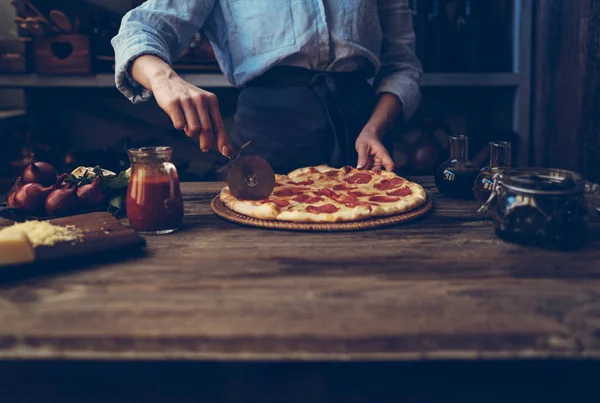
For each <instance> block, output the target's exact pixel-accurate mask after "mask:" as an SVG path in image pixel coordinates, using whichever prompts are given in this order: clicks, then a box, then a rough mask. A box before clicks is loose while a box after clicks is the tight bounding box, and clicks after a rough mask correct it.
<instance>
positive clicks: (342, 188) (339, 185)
mask: <svg viewBox="0 0 600 403" xmlns="http://www.w3.org/2000/svg"><path fill="white" fill-rule="evenodd" d="M348 189H350V188H349V187H348V186H346V185H344V184H343V183H338V184H337V185H334V186H333V190H348Z"/></svg>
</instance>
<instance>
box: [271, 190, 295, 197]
mask: <svg viewBox="0 0 600 403" xmlns="http://www.w3.org/2000/svg"><path fill="white" fill-rule="evenodd" d="M295 194H296V192H295V191H294V189H291V188H285V189H281V190H276V191H275V192H273V195H274V196H277V197H290V196H293V195H295Z"/></svg>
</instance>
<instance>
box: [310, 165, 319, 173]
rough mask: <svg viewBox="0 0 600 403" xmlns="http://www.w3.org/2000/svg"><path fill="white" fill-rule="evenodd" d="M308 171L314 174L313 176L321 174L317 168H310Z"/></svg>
mask: <svg viewBox="0 0 600 403" xmlns="http://www.w3.org/2000/svg"><path fill="white" fill-rule="evenodd" d="M308 171H309V172H310V173H313V174H317V173H319V171H318V170H317V168H315V167H310V168H309V169H308Z"/></svg>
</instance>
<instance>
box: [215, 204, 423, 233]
mask: <svg viewBox="0 0 600 403" xmlns="http://www.w3.org/2000/svg"><path fill="white" fill-rule="evenodd" d="M432 206H433V203H432V201H431V199H430V198H429V197H428V198H427V200H426V201H425V203H424V204H422V205H421V206H419V207H418V208H416V209H414V210H411V211H409V212H406V213H402V214H398V215H394V216H390V217H381V218H373V219H370V220H364V221H353V222H340V223H297V222H287V221H268V220H259V219H257V218H252V217H248V216H245V215H243V214H240V213H237V212H235V211H233V210H231V209H230V208H229V207H227V206H226V205H225V204H223V202H221V200H220V199H219V196H218V195H217V196H216V197H215V198H214V199H213V201H212V203H211V207H212V209H213V211H214V212H215V213H216V214H217V215H218V216H219V217H221V218H224V219H225V220H227V221H231V222H234V223H237V224H241V225H247V226H250V227H258V228H268V229H278V230H291V231H318V232H340V231H362V230H366V229H373V228H383V227H389V226H391V225H396V224H400V223H405V222H408V221H412V220H416V219H417V218H419V217H422V216H424V215H426V214H427V213H429V211H431V208H432Z"/></svg>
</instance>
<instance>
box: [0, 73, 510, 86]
mask: <svg viewBox="0 0 600 403" xmlns="http://www.w3.org/2000/svg"><path fill="white" fill-rule="evenodd" d="M181 76H182V77H183V78H184V79H186V80H188V81H189V82H191V83H194V84H196V85H198V86H199V87H206V88H211V87H212V88H216V87H221V88H223V87H231V84H229V82H228V81H227V80H226V79H225V77H224V76H223V75H221V74H215V73H191V74H185V73H184V74H181ZM519 83H520V77H519V75H518V74H513V73H490V74H488V73H473V74H471V73H456V74H455V73H452V74H446V73H440V74H437V73H436V74H424V75H423V78H422V81H421V84H422V86H423V87H516V86H518V85H519ZM114 86H115V81H114V76H113V75H112V74H93V75H66V76H39V75H37V74H12V75H10V74H5V75H0V88H114Z"/></svg>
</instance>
